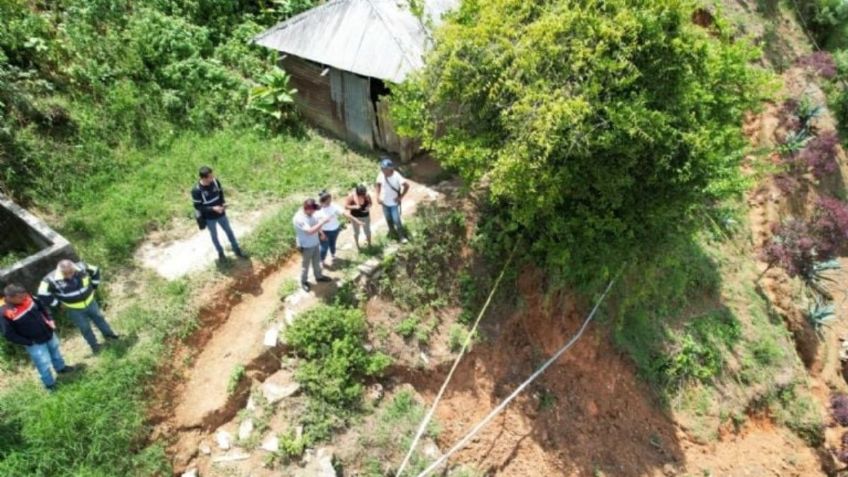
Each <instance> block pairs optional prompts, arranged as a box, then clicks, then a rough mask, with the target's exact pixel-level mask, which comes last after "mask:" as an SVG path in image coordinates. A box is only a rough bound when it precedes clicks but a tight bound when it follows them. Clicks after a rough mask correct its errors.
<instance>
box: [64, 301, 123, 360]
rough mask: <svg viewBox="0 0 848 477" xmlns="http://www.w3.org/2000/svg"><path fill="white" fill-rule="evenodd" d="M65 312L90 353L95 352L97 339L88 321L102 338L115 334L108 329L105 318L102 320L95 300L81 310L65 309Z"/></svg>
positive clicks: (101, 314)
mask: <svg viewBox="0 0 848 477" xmlns="http://www.w3.org/2000/svg"><path fill="white" fill-rule="evenodd" d="M66 310H67V312H68V318H70V319H71V321H73V322H74V324H75V325H76V326H77V328H79V330H80V333H82V337H83V338H85V342H86V343H88V346H90V347H91V350H92V351H97V349H98V348H99V345H98V344H97V337H95V336H94V332H93V331H91V325H90V324H89V323H88V321H89V320H91V321H92V322H93V323H94V326H96V327H97V329H98V330H100V332H101V333H102V334H103V336H106V337H113V336H115V332H114V331H112V328H110V327H109V323H106V318H103V313H102V312H101V311H100V306H98V305H97V300H92V301H91V303H89V305H88V306H87V307H85V308H83V309H81V310H75V309H73V308H66Z"/></svg>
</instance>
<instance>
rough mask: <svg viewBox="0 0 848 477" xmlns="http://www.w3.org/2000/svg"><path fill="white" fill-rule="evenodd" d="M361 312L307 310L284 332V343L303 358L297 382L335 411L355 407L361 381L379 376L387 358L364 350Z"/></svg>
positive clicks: (324, 309) (345, 309) (355, 310)
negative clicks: (334, 408) (335, 408)
mask: <svg viewBox="0 0 848 477" xmlns="http://www.w3.org/2000/svg"><path fill="white" fill-rule="evenodd" d="M365 337H366V325H365V316H364V314H363V313H362V311H360V310H357V309H351V308H341V307H335V306H321V307H318V308H314V309H312V310H309V311H307V312H306V313H304V314H303V316H301V317H299V318H298V319H297V320H296V321H295V322H294V325H292V326H291V327H289V328H288V329H287V330H286V342H287V343H288V344H289V345H290V346H291V347H292V350H293V351H294V352H295V353H297V355H298V356H299V357H301V358H303V360H304V361H303V363H301V366H300V368H299V369H298V371H297V379H298V381H299V382H300V383H301V385H302V386H303V387H304V390H305V391H306V392H307V393H308V394H309V395H310V396H311V397H313V398H316V399H318V400H320V401H323V402H326V403H327V404H329V405H331V406H335V407H338V408H355V407H357V406H358V405H359V403H360V398H361V397H362V384H361V381H362V379H364V378H366V377H373V376H379V375H380V374H381V373H382V372H383V370H384V369H385V368H386V367H387V366H388V365H389V364H390V359H389V358H388V357H387V356H385V355H383V354H381V353H373V352H370V351H368V350H367V349H366V348H365V343H364V341H365Z"/></svg>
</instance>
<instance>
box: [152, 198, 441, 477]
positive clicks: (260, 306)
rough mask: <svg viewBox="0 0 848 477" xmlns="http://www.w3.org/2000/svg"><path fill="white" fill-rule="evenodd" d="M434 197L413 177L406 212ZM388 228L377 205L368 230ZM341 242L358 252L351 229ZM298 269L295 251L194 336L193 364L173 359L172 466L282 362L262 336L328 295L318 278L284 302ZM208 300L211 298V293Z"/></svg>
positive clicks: (346, 256)
mask: <svg viewBox="0 0 848 477" xmlns="http://www.w3.org/2000/svg"><path fill="white" fill-rule="evenodd" d="M438 198H439V194H438V193H436V192H434V191H433V190H431V189H428V188H427V187H425V186H423V185H421V184H417V183H412V187H411V189H410V192H409V195H408V196H407V198H406V199H405V201H404V215H405V216H406V217H410V216H412V215H413V214H414V213H415V210H416V208H417V206H418V205H419V204H420V203H422V202H427V201H432V200H436V199H438ZM387 229H388V227H387V226H386V223H385V220H384V218H383V216H382V210H381V209H380V208H379V207H376V208H374V209H373V210H372V230H373V233H374V235H375V238H376V237H377V236H378V235H381V234H385V232H386V231H387ZM339 249H340V250H339V254H338V255H339V258H340V259H341V260H338V262H339V263H341V264H344V263H351V261H352V259H353V258H354V256H355V254H356V251H355V247H354V244H353V235H352V232H351V231H350V230H349V229H348V230H345V231H344V232H342V234H341V236H340V237H339ZM348 271H349V270H348ZM345 272H346V270H344V269H343V268H342V267H341V266H336V267H333V269H330V270H328V271H327V272H326V273H327V274H328V275H329V276H330V277H332V278H334V279H336V280H337V281H338V279H341V278H343V275H344V274H345ZM299 275H300V257H299V256H293V257H291V258H290V259H288V260H286V261H285V262H284V263H283V264H281V265H280V266H279V267H278V268H276V270H274V271H272V272H271V273H270V274H268V275H267V277H265V278H264V279H262V280H261V282H260V283H257V284H256V286H255V287H252V289H251V291H250V292H249V293H244V294H242V295H241V297H240V302H239V303H237V304H236V305H235V306H233V307H232V308H231V310H230V311H229V313H227V314H226V316H222V317H220V318H218V320H217V321H219V323H217V324H216V325H217V327H216V328H215V329H214V331H213V332H211V333H210V334H209V336H207V337H205V338H204V339H196V340H195V343H194V345H195V347H196V348H195V351H194V352H193V353H188V354H187V355H184V356H182V358H181V359H182V360H186V361H190V364H188V365H187V366H186V365H183V364H182V363H180V362H175V363H173V366H174V367H176V368H178V369H182V371H181V372H180V373H179V374H180V376H181V378H180V379H178V380H175V382H174V384H175V385H177V389H175V390H174V392H173V393H172V395H173V402H171V403H168V404H169V405H168V406H167V407H168V408H170V410H171V411H170V416H168V417H167V418H166V419H165V421H164V422H163V423H161V424H160V426H159V427H160V430H159V432H158V433H157V434H159V435H160V436H162V437H165V436H166V435H170V436H171V442H172V445H171V446H170V452H171V455H172V456H173V460H174V467H175V470H178V471H180V470H182V469H185V468H186V466H188V464H189V463H190V462H191V461H192V459H194V457H195V456H196V455H197V454H198V445H199V443H200V442H201V441H204V440H207V441H210V442H211V441H212V440H213V439H212V438H211V434H212V433H213V432H214V431H215V429H217V428H218V427H220V426H222V425H224V424H225V423H227V422H228V421H230V420H232V419H233V418H234V417H235V416H236V414H237V413H238V411H240V410H241V409H242V408H243V407H244V406H245V405H246V403H247V399H248V395H249V388H250V384H251V382H254V383H261V382H262V381H264V380H265V378H267V377H268V376H269V375H271V374H272V373H273V372H274V371H276V370H278V369H279V368H280V364H281V363H280V355H281V354H282V348H281V345H280V344H279V343H277V344H272V343H269V342H266V339H272V338H273V337H275V336H276V334H277V331H279V330H280V329H282V328H284V326H285V323H286V319H287V315H288V319H291V318H292V317H293V316H294V315H296V314H298V313H300V312H302V311H303V310H305V309H308V308H309V307H311V306H313V305H315V304H316V303H318V302H320V301H321V299H322V298H325V297H327V296H329V295H331V294H332V292H333V290H334V288H335V286H336V283H328V284H320V285H318V286H315V287H313V291H312V292H310V293H305V292H302V291H300V292H297V293H295V294H294V295H292V296H290V297H289V298H288V299H287V300H286V302H285V303H282V302H281V300H280V294H279V290H280V287H281V285H282V284H283V283H284V282H285V281H287V280H295V281H298V279H299V278H298V277H299ZM209 299H210V300H214V299H215V296H214V295H212V296H209ZM273 341H276V340H275V339H274V340H273ZM269 345H270V346H269ZM178 359H180V357H179V354H178ZM239 368H243V369H244V373H245V375H246V376H247V377H248V378H249V379H242V380H241V385H239V386H238V387H237V388H236V389H229V390H228V387H230V386H231V384H230V383H231V376H232V375H233V374H234V372H235V371H234V370H237V369H239Z"/></svg>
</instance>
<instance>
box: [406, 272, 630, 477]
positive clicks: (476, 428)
mask: <svg viewBox="0 0 848 477" xmlns="http://www.w3.org/2000/svg"><path fill="white" fill-rule="evenodd" d="M617 278H618V277H616V278H613V279H612V280H610V282H609V285H607V288H606V290H604V293H603V295H601V298H599V299H598V302H597V303H595V307H594V308H592V312H591V313H589V316H588V317H587V318H586V321H584V322H583V326H581V327H580V330H579V331H578V332H577V334H576V335H574V336H573V337H572V338H571V339H570V340H569V341H568V343H566V344H565V346H563V347H562V348H560V349H559V351H557V352H556V354H554V355H553V356H551V358H550V359H548V360H547V361H545V363H544V364H542V366H540V367H539V369H537V370H536V371H535V372H534V373H533V374H531V375H530V377H529V378H527V380H526V381H524V382H523V383H521V385H520V386H518V388H516V389H515V391H513V392H512V394H510V395H509V396H508V397H507V398H506V399H504V401H503V402H501V403H500V404H499V405H498V407H496V408H495V409H493V410H492V412H490V413H489V415H487V416H486V417H485V418H483V420H482V421H480V422H479V423H478V424H477V425H476V426H474V427H473V428H472V429H471V431H470V432H469V433H468V434H466V435H465V437H463V438H462V439H460V441H459V442H457V443H456V444H455V445H454V446H453V447H451V448H450V450H449V451H447V452H446V453H445V454H444V455H443V456H442V457H440V458H439V459H438V460H437V461H436V462H433V463H432V464H430V466H429V467H427V468H426V469H425V470H424V471H423V472H421V473H420V474H418V477H425V476H426V475H427V474H429V473H430V472H433V471H434V470H436V468H438V467H439V466H440V465H442V464H443V463H444V462H445V461H446V460H448V458H449V457H450V456H452V455H453V454H454V453H456V452H457V451H459V450H460V449H462V448H463V447H465V445H466V444H468V441H470V440H471V439H472V438H473V437H474V436H475V435H476V434H477V433H478V432H480V430H481V429H483V428H484V427H486V425H487V424H489V422H491V420H492V419H494V418H495V416H497V415H498V414H499V413H500V412H501V411H503V410H504V408H505V407H506V406H507V405H508V404H509V403H510V402H511V401H512V400H513V399H515V398H516V396H518V394H520V393H521V391H523V390H524V388H526V387H527V386H529V385H530V383H532V382H533V381H534V380H535V379H536V378H538V377H539V375H541V374H542V373H544V372H545V370H546V369H548V367H549V366H550V365H552V364H553V363H554V362H555V361H556V360H557V359H559V358H560V357H561V356H562V355H563V354H564V353H565V352H566V351H568V350H569V348H571V347H572V346H574V343H576V342H577V340H579V339H580V338H581V337H582V336H583V332H584V331H586V328H587V327H588V326H589V322H591V321H592V318H594V316H595V312H597V311H598V307H600V306H601V303H602V302H603V301H604V298H606V296H607V293H609V291H610V289H611V288H612V285H613V284H614V283H615V281H616V279H617Z"/></svg>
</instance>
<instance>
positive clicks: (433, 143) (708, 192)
mask: <svg viewBox="0 0 848 477" xmlns="http://www.w3.org/2000/svg"><path fill="white" fill-rule="evenodd" d="M691 16H692V6H691V4H689V3H682V2H676V1H671V0H668V1H666V0H662V1H654V2H635V3H634V2H629V1H625V0H615V1H606V2H580V1H574V0H555V1H551V2H526V1H523V0H506V1H499V2H486V1H480V0H470V1H465V2H463V3H462V6H461V7H460V9H459V11H458V12H457V13H455V14H454V15H453V16H452V17H451V18H450V19H449V20H448V21H447V22H446V24H445V25H443V26H442V27H441V28H440V30H439V31H437V32H436V34H435V36H436V42H435V44H436V46H435V49H434V51H433V52H432V53H431V55H430V56H429V58H428V62H427V66H426V67H425V69H424V71H422V72H420V73H419V74H417V75H416V76H414V77H413V78H411V79H410V80H408V81H407V83H406V84H404V85H402V86H401V87H400V88H399V89H397V90H396V91H395V107H394V108H393V115H394V118H395V120H396V121H397V123H398V125H399V130H400V132H401V133H402V134H405V135H412V136H423V138H424V143H425V145H426V147H428V148H430V149H431V150H432V151H433V152H434V154H435V155H436V156H437V157H438V158H439V159H440V161H442V163H443V164H445V165H447V166H448V167H451V168H454V169H456V170H457V171H459V172H460V173H461V175H462V176H463V177H464V178H466V179H467V180H468V181H469V182H480V181H484V182H485V184H486V185H487V186H488V187H489V191H490V193H491V198H492V199H493V200H494V202H495V204H496V211H497V213H499V214H506V215H507V216H508V217H509V218H510V222H511V224H510V228H511V230H512V232H513V233H515V232H518V233H520V234H522V235H523V236H525V237H527V238H529V239H531V241H529V242H528V243H532V244H533V250H534V251H535V252H536V253H537V254H538V256H539V257H540V258H542V259H544V260H545V261H546V262H547V264H548V265H550V266H551V268H549V270H557V271H560V272H561V273H562V274H564V275H565V276H566V277H567V278H571V279H574V281H575V282H586V281H589V280H590V279H591V278H592V277H597V276H598V274H599V272H600V273H601V274H603V273H604V272H607V271H609V270H610V269H613V268H617V267H618V266H620V264H621V263H622V262H624V261H626V258H629V257H631V256H632V255H633V254H637V255H638V254H639V253H649V254H652V253H654V252H658V251H659V250H662V246H661V244H664V243H665V242H666V240H667V239H668V237H669V235H674V234H676V233H679V232H682V231H685V230H687V229H689V227H691V226H695V221H694V217H695V216H694V215H693V214H692V211H693V210H694V209H696V208H698V207H699V206H701V205H702V204H703V203H704V202H705V201H707V200H710V199H715V198H719V197H726V196H727V195H729V194H733V193H736V192H740V191H741V190H742V189H743V188H744V181H743V180H742V179H741V176H740V175H739V174H738V163H739V159H740V158H741V154H739V151H741V149H742V148H743V147H744V144H745V141H744V140H743V138H742V136H741V133H740V131H739V124H741V123H742V120H743V114H744V113H745V112H746V111H748V110H750V109H752V108H754V107H755V106H756V105H758V104H759V101H760V99H761V97H762V96H761V95H762V94H763V93H764V92H767V91H768V90H769V88H767V87H765V84H764V78H765V74H764V73H763V72H762V71H761V70H758V69H756V68H754V67H752V66H751V63H752V61H751V60H753V59H755V58H756V57H757V56H758V53H757V52H756V51H755V50H754V49H752V48H751V47H750V46H749V45H748V44H746V43H745V42H744V41H739V40H738V39H733V38H731V33H730V32H729V31H725V30H726V29H725V28H724V26H723V25H722V23H721V22H718V23H717V26H716V28H715V29H714V30H712V31H710V32H707V31H705V30H704V29H701V28H700V27H697V26H695V25H693V24H692V23H691Z"/></svg>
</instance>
